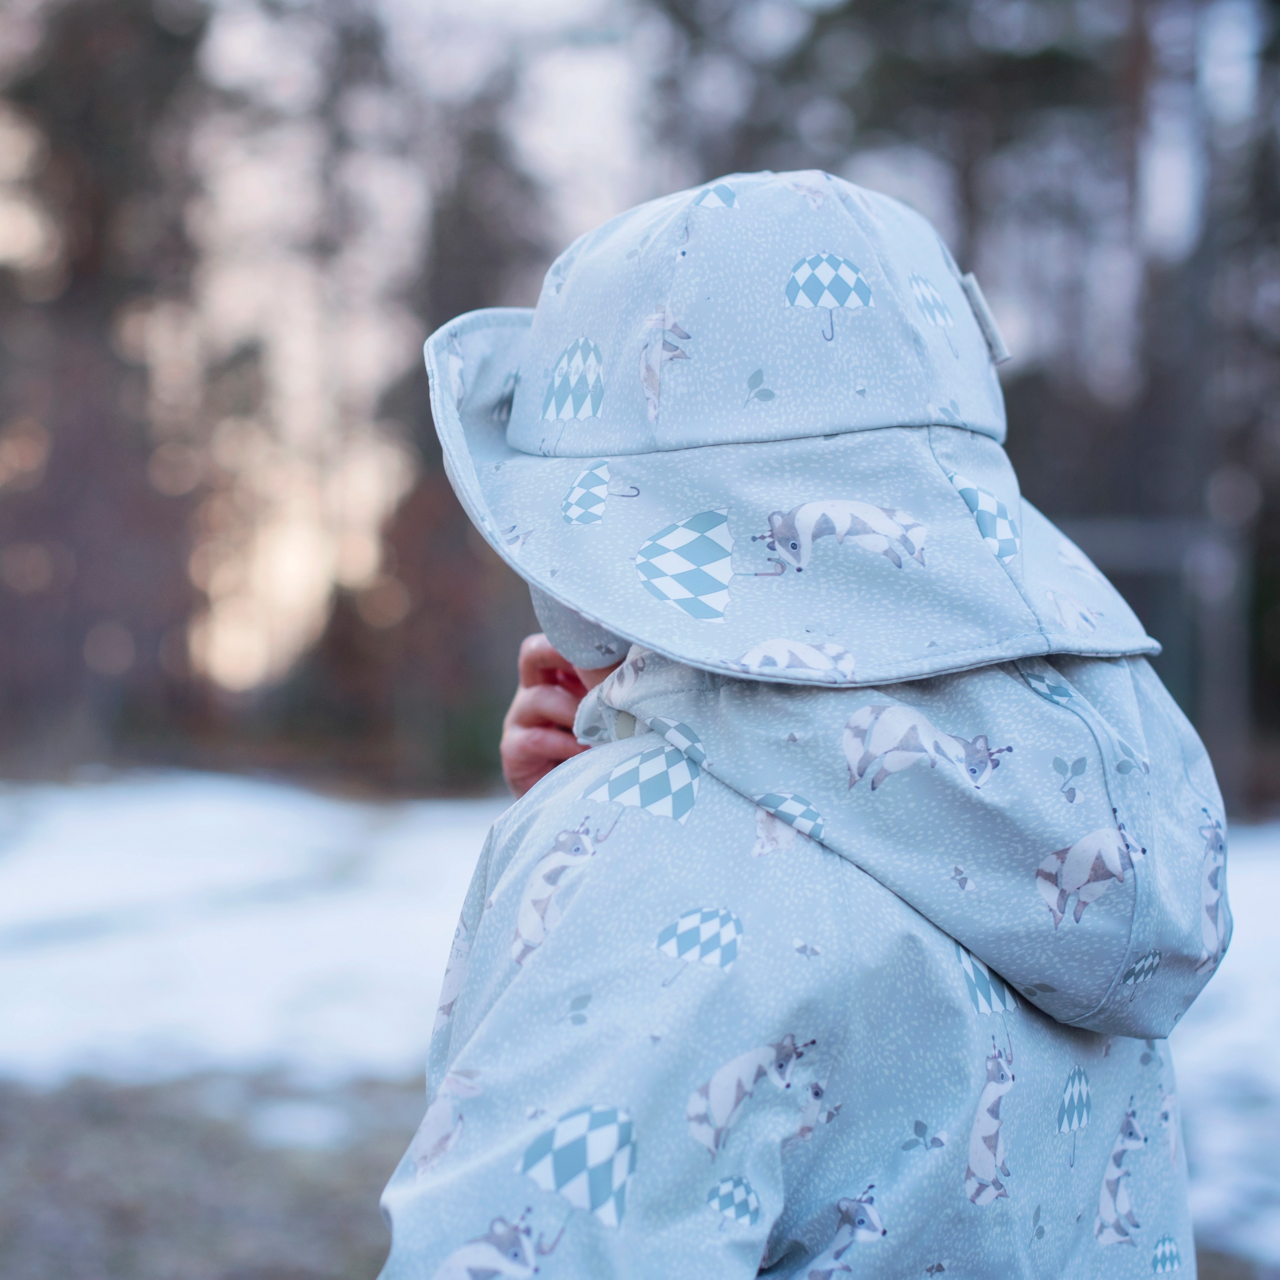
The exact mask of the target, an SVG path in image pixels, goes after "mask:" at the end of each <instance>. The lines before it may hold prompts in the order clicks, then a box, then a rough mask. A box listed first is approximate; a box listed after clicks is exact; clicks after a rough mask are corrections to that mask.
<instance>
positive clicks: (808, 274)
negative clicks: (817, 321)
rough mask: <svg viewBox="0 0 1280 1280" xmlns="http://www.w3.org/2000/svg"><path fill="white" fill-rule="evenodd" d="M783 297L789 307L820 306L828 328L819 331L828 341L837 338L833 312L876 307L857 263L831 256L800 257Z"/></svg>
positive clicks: (818, 254) (825, 254)
mask: <svg viewBox="0 0 1280 1280" xmlns="http://www.w3.org/2000/svg"><path fill="white" fill-rule="evenodd" d="M786 298H787V306H789V307H809V308H814V307H821V308H823V309H824V310H825V311H826V312H827V313H828V315H827V322H828V328H827V329H824V330H823V331H822V336H823V337H824V338H826V340H827V341H828V342H830V341H831V340H832V339H833V338H834V337H835V336H836V328H835V325H836V322H835V313H836V311H837V310H838V309H839V308H841V307H846V308H848V309H849V310H851V311H856V310H858V309H859V308H861V307H874V306H875V303H874V302H873V301H872V298H871V286H870V285H869V284H868V283H867V281H866V278H865V277H864V276H863V274H862V272H861V271H859V270H858V268H857V266H856V264H854V263H852V262H850V261H849V259H848V258H841V257H837V256H836V255H835V254H834V253H815V254H811V255H810V256H809V257H807V258H801V259H800V261H799V262H797V263H796V265H795V266H794V267H793V268H792V269H791V277H790V279H789V280H788V281H787V287H786Z"/></svg>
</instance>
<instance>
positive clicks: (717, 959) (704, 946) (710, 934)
mask: <svg viewBox="0 0 1280 1280" xmlns="http://www.w3.org/2000/svg"><path fill="white" fill-rule="evenodd" d="M742 933H743V929H742V921H741V920H739V919H738V917H737V916H735V915H734V914H733V912H732V911H730V910H729V909H728V908H727V907H699V908H698V909H697V910H696V911H686V912H685V913H684V915H682V916H681V917H680V919H679V920H676V921H675V922H674V923H672V924H669V925H667V927H666V928H665V929H663V931H662V932H661V933H660V934H658V950H659V951H661V952H662V954H663V955H664V956H670V957H671V958H672V959H673V960H686V961H690V962H692V961H695V960H696V961H701V962H702V963H703V964H708V965H711V966H712V967H713V968H718V969H723V970H725V972H726V973H727V972H728V971H729V970H730V969H732V968H733V962H734V961H735V960H736V959H737V958H738V942H739V941H740V940H741V938H742Z"/></svg>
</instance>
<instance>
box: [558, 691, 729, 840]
mask: <svg viewBox="0 0 1280 1280" xmlns="http://www.w3.org/2000/svg"><path fill="white" fill-rule="evenodd" d="M652 727H653V728H654V730H655V732H656V733H660V734H661V735H662V736H663V737H664V738H665V739H666V742H665V743H663V744H662V745H661V746H657V747H649V748H648V749H646V750H644V751H642V752H641V753H640V754H639V755H638V756H632V757H631V758H630V759H629V760H624V761H623V762H622V763H621V764H619V765H615V766H614V767H613V769H612V770H610V772H609V773H607V774H606V775H605V776H604V777H603V778H598V779H597V780H596V781H595V782H593V783H592V784H591V785H590V786H589V787H588V788H587V790H586V791H585V792H584V793H583V797H582V798H583V799H584V800H599V801H600V802H601V803H602V804H608V803H610V802H615V801H616V802H617V803H618V804H621V805H630V806H633V807H635V808H638V809H643V810H644V811H645V812H646V813H652V814H654V815H656V816H658V817H662V818H674V819H675V820H676V821H677V822H679V823H681V824H683V823H684V822H686V821H687V820H688V817H689V814H690V813H692V812H693V805H694V802H695V801H696V800H697V798H698V784H699V781H700V780H701V777H702V770H701V768H700V766H701V765H702V764H704V763H705V762H706V759H707V753H706V751H705V750H704V749H703V746H702V740H701V739H700V738H699V737H698V735H697V733H695V732H694V730H693V729H691V728H690V727H689V726H688V725H687V724H683V723H681V722H680V721H678V720H668V719H666V718H665V717H664V716H655V717H654V718H653V726H652Z"/></svg>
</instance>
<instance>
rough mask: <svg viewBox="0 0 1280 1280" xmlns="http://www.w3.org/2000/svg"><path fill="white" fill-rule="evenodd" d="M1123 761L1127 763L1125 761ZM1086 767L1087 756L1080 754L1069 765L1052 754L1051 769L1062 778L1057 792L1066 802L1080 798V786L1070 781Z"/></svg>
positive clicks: (1073, 801) (1081, 773)
mask: <svg viewBox="0 0 1280 1280" xmlns="http://www.w3.org/2000/svg"><path fill="white" fill-rule="evenodd" d="M1124 763H1127V761H1126V762H1124ZM1088 767H1089V759H1088V757H1087V756H1080V757H1079V758H1078V759H1076V760H1073V761H1072V762H1071V764H1069V765H1068V764H1067V762H1066V761H1065V760H1063V759H1062V758H1061V757H1059V756H1054V758H1053V771H1054V772H1055V773H1056V774H1057V775H1058V777H1060V778H1061V779H1062V785H1061V786H1060V787H1059V788H1058V792H1059V794H1060V795H1061V796H1062V798H1063V799H1064V800H1065V801H1066V802H1067V803H1068V804H1075V802H1076V801H1077V800H1078V799H1079V798H1080V788H1079V787H1078V786H1073V785H1072V783H1074V782H1075V780H1076V779H1077V778H1079V777H1080V776H1081V775H1083V773H1084V771H1085V770H1086V769H1087V768H1088Z"/></svg>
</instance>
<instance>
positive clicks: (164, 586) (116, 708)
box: [0, 0, 200, 770]
mask: <svg viewBox="0 0 1280 1280" xmlns="http://www.w3.org/2000/svg"><path fill="white" fill-rule="evenodd" d="M157 12H158V11H157V10H156V9H153V6H152V5H151V4H150V3H149V2H148V0H71V2H70V3H67V4H63V5H59V6H57V7H51V8H50V10H49V11H48V13H47V15H46V20H47V29H46V31H45V35H44V39H43V42H42V43H41V45H40V47H39V48H38V50H37V51H36V52H35V54H34V55H33V56H32V57H31V58H30V59H29V61H28V62H27V64H26V66H25V69H24V70H22V71H21V72H20V73H19V75H18V77H17V78H16V79H15V80H14V81H13V82H12V83H10V84H9V85H8V86H7V87H5V88H4V89H3V91H2V93H0V106H3V109H4V111H5V113H6V114H5V116H4V120H5V126H6V127H5V128H4V129H0V138H2V142H0V146H3V147H4V149H5V150H6V152H7V154H6V156H5V161H7V162H8V164H7V165H6V167H7V168H8V169H9V172H8V173H7V174H6V175H5V176H6V177H8V178H10V179H11V182H12V183H13V185H12V186H11V187H10V189H9V192H8V193H7V194H9V195H10V199H11V200H16V199H18V198H20V197H22V198H25V199H27V200H28V201H30V202H32V204H31V205H30V206H29V207H34V208H39V209H40V210H41V211H42V216H43V217H44V218H45V219H47V243H46V245H45V246H44V247H43V249H42V250H41V251H40V252H38V253H36V254H34V255H31V256H30V257H29V258H27V259H26V260H24V259H23V258H22V257H21V256H17V255H15V256H13V257H10V258H9V261H8V263H7V267H8V269H7V270H4V271H0V723H2V724H3V730H4V732H3V741H4V747H3V749H2V750H3V753H4V763H5V766H6V768H7V769H9V770H26V769H30V768H48V767H50V766H54V767H56V766H60V765H63V764H65V763H67V762H70V761H75V760H78V759H83V758H85V757H86V756H93V755H95V754H100V753H101V752H102V750H103V749H104V746H105V740H106V739H107V738H108V737H109V736H110V735H111V734H113V733H117V732H127V733H141V732H145V731H146V729H147V727H148V726H155V725H159V724H161V723H164V722H166V721H168V722H172V719H173V716H174V713H175V710H176V707H175V701H181V699H182V697H183V696H184V695H183V693H182V692H181V684H180V680H181V676H182V674H183V670H184V665H185V660H184V646H183V645H182V643H181V642H180V636H181V633H182V629H183V627H184V626H185V620H186V619H187V617H188V616H189V615H190V613H191V611H192V608H193V605H194V592H193V590H192V588H191V586H190V584H189V582H188V580H187V576H186V558H187V554H188V549H189V542H190V539H189V533H188V521H189V518H190V514H191V505H190V499H189V498H187V497H184V496H182V494H181V492H179V491H180V490H181V489H182V485H180V484H177V483H175V482H174V480H175V477H174V475H173V466H172V465H170V464H172V463H174V462H175V461H177V462H178V464H179V465H180V461H181V460H180V459H177V460H175V459H174V458H171V457H166V456H164V455H161V456H160V457H158V458H157V455H156V454H155V452H154V451H153V441H152V439H151V438H150V435H149V432H148V429H147V423H146V417H147V414H146V407H147V389H146V386H145V384H144V382H143V381H142V379H141V378H140V375H139V374H138V372H137V371H136V370H134V369H132V368H131V367H130V366H129V364H128V363H126V361H125V360H123V359H121V358H120V356H119V354H118V353H117V351H116V350H114V349H113V346H112V335H113V333H114V332H117V326H118V321H119V319H120V317H121V315H122V308H124V307H126V305H127V304H129V303H131V302H133V301H135V300H137V299H138V298H140V297H147V298H160V299H162V298H168V297H173V296H181V295H182V294H183V292H184V291H185V288H186V282H187V276H188V272H189V270H190V266H191V253H190V249H189V246H188V245H187V242H186V240H185V237H184V232H183V225H182V209H183V202H184V199H185V197H186V195H187V192H188V187H187V176H186V172H185V169H184V166H183V164H182V163H181V154H182V131H183V111H182V105H183V101H184V96H185V95H186V94H188V93H189V91H190V89H191V86H192V82H193V61H194V57H195V51H196V47H197V44H198V42H199V38H200V22H199V14H198V12H191V13H187V12H185V11H183V10H181V9H180V7H179V6H177V5H172V6H169V8H168V9H167V10H166V11H165V12H166V13H167V20H166V21H161V19H160V18H159V17H158V16H157ZM23 156H25V157H26V158H25V160H21V159H19V158H20V157H23ZM166 466H168V468H169V469H168V471H166ZM149 475H150V479H149ZM157 481H158V483H157ZM175 628H176V631H175ZM175 637H179V642H178V643H174V639H175Z"/></svg>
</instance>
